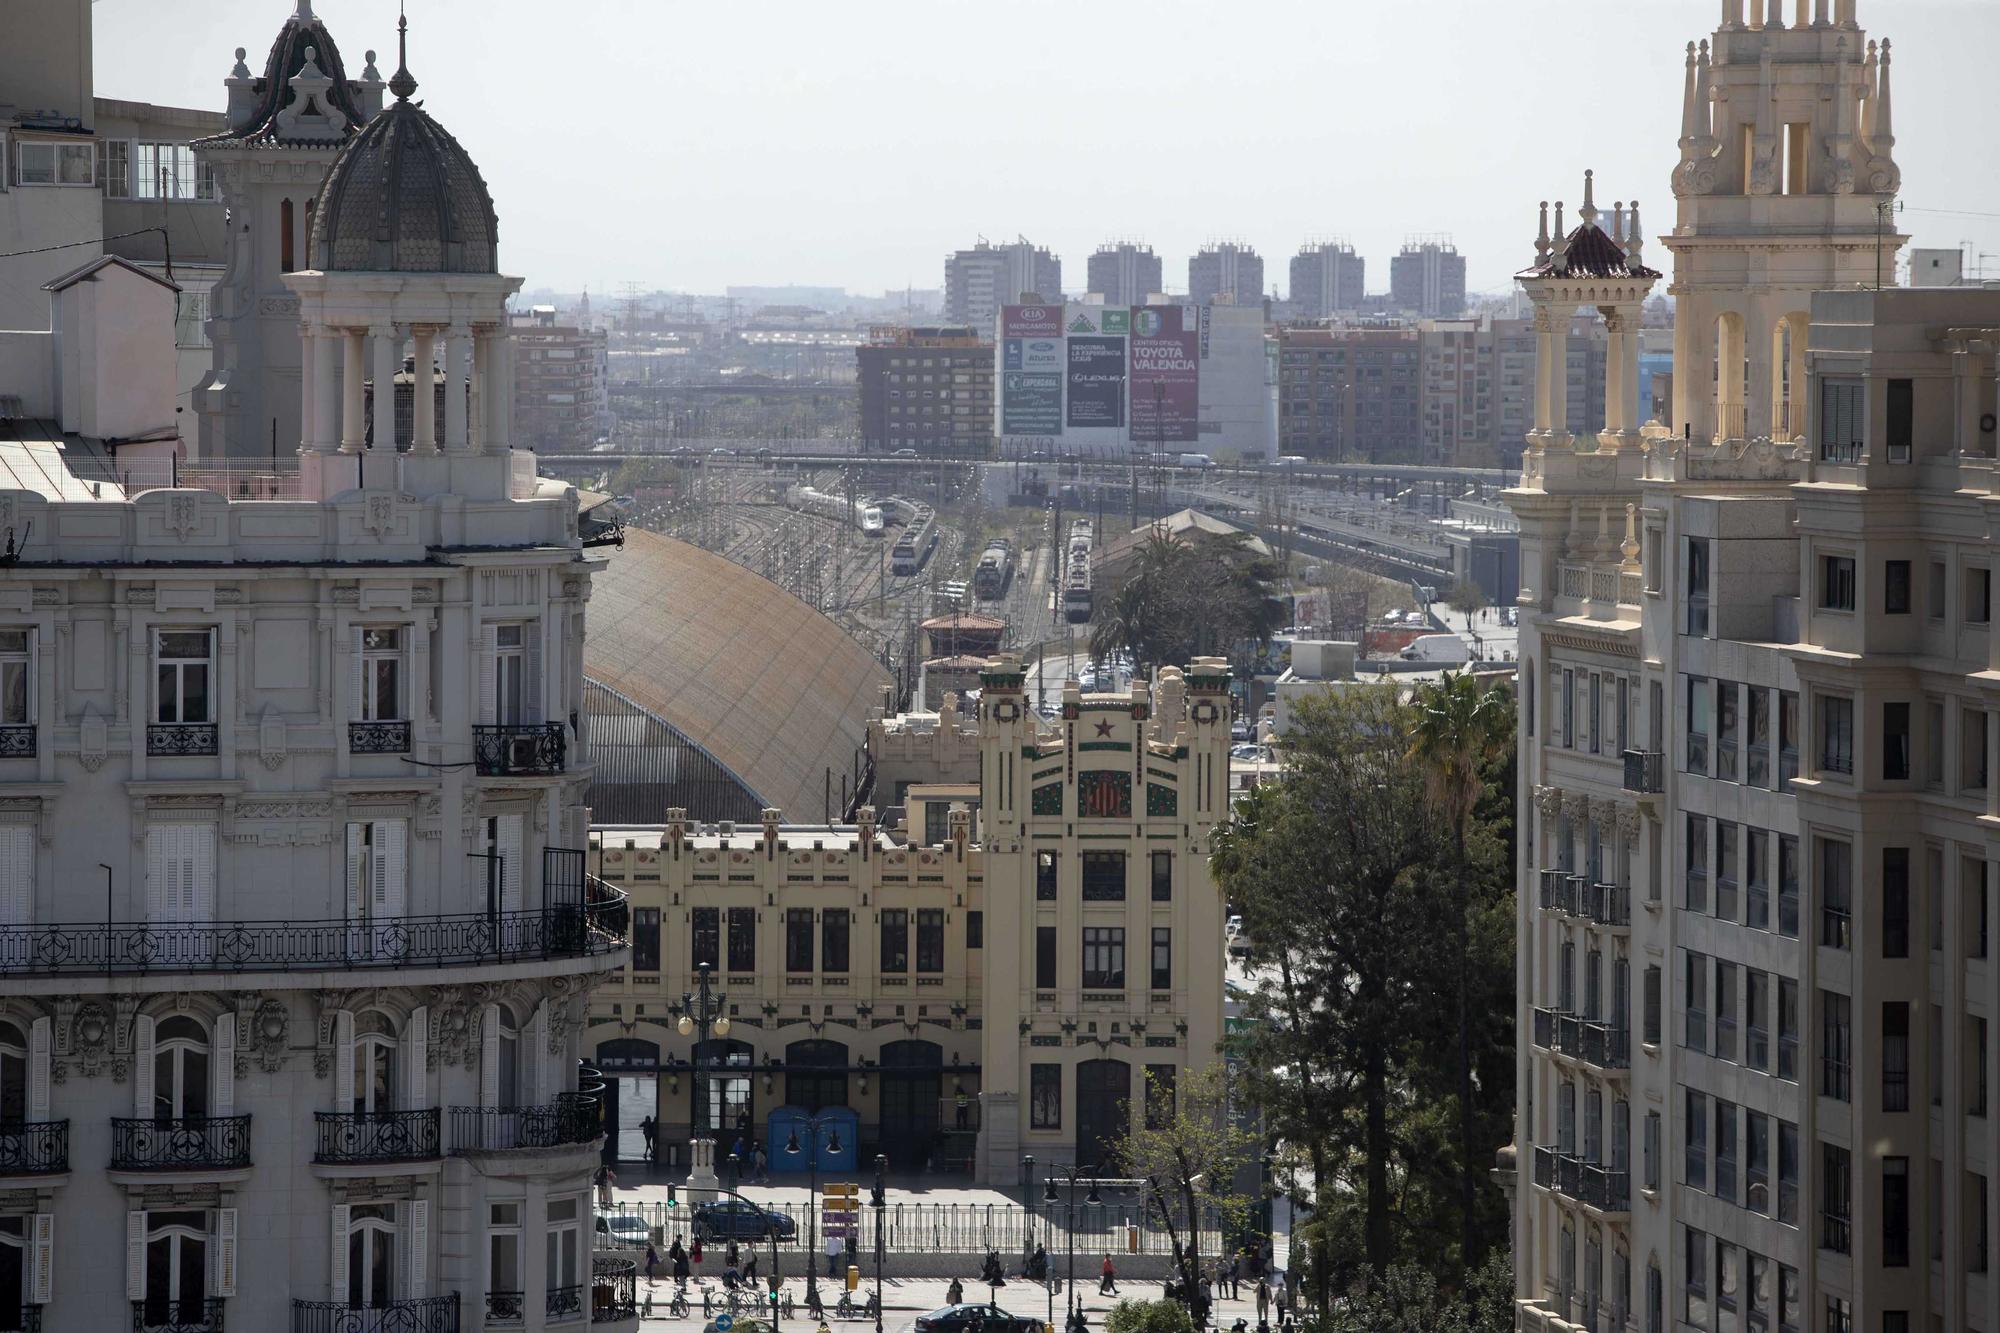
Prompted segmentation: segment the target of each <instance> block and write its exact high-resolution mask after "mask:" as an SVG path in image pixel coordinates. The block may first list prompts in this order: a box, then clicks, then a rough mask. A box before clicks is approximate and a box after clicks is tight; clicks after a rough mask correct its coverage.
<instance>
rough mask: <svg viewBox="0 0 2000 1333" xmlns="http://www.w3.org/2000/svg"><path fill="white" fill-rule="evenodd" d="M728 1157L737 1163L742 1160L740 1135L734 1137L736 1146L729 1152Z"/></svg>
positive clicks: (741, 1139)
mask: <svg viewBox="0 0 2000 1333" xmlns="http://www.w3.org/2000/svg"><path fill="white" fill-rule="evenodd" d="M729 1155H730V1156H731V1157H734V1158H735V1159H736V1160H737V1161H739V1162H740V1161H742V1160H743V1136H742V1135H741V1134H738V1135H737V1136H736V1145H735V1146H734V1147H732V1148H731V1149H730V1150H729Z"/></svg>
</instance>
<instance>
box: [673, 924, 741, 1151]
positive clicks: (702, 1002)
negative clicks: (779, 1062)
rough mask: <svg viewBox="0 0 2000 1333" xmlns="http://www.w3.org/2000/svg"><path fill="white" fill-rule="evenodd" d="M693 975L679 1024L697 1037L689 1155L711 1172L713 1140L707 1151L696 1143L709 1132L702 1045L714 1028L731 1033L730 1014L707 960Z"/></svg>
mask: <svg viewBox="0 0 2000 1333" xmlns="http://www.w3.org/2000/svg"><path fill="white" fill-rule="evenodd" d="M694 978H695V989H694V991H693V992H692V993H691V992H688V991H682V992H681V1021H680V1022H679V1024H677V1026H678V1027H679V1029H680V1034H681V1035H682V1036H683V1037H687V1036H692V1037H694V1038H695V1043H694V1061H693V1064H694V1071H693V1077H692V1078H691V1079H690V1080H689V1087H688V1108H689V1109H688V1121H689V1133H688V1138H689V1140H690V1141H689V1144H688V1155H689V1158H690V1165H691V1168H692V1167H693V1166H694V1164H695V1163H701V1162H706V1163H707V1164H708V1170H709V1172H710V1174H711V1175H712V1174H713V1173H714V1169H715V1168H714V1162H715V1156H714V1147H713V1145H712V1144H711V1146H710V1148H709V1151H708V1153H706V1154H702V1153H698V1152H696V1150H695V1144H696V1143H698V1142H705V1141H707V1140H706V1136H705V1135H704V1134H703V1133H702V1129H703V1126H702V1124H701V1113H702V1111H703V1109H704V1108H705V1106H706V1104H707V1100H708V1099H707V1097H706V1096H705V1095H704V1094H705V1093H706V1092H707V1091H708V1089H707V1088H705V1087H704V1086H703V1085H702V1081H701V1061H702V1054H703V1048H704V1047H706V1046H707V1045H708V1034H709V1032H710V1030H711V1029H713V1030H714V1032H715V1035H716V1036H718V1037H726V1036H728V1035H729V1015H728V1014H726V1013H724V1012H723V1006H724V1005H725V1004H726V1003H727V1000H728V997H727V996H724V995H719V994H716V993H714V992H713V990H712V989H711V983H710V978H709V975H708V964H707V963H699V964H697V965H696V966H695V969H694ZM702 1183H706V1182H702ZM688 1184H689V1185H695V1184H697V1182H696V1181H695V1180H694V1179H693V1176H692V1174H690V1177H689V1180H688Z"/></svg>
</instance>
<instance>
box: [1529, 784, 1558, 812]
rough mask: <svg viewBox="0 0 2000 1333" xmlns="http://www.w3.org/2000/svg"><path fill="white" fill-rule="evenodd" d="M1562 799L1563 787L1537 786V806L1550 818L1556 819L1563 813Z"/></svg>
mask: <svg viewBox="0 0 2000 1333" xmlns="http://www.w3.org/2000/svg"><path fill="white" fill-rule="evenodd" d="M1562 799H1563V794H1562V788H1561V787H1536V788H1535V808H1536V809H1538V810H1540V811H1541V812H1542V813H1543V814H1544V815H1546V816H1548V817H1549V818H1550V819H1554V818H1555V817H1556V816H1557V815H1559V814H1561V813H1562Z"/></svg>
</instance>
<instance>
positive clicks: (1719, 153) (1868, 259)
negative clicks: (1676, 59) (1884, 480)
mask: <svg viewBox="0 0 2000 1333" xmlns="http://www.w3.org/2000/svg"><path fill="white" fill-rule="evenodd" d="M1787 11H1790V16H1791V21H1790V22H1789V23H1788V22H1787V21H1786V13H1787ZM1895 145H1896V137H1895V132H1894V128H1893V121H1892V117H1891V111H1890V95H1889V43H1888V42H1887V41H1886V40H1885V41H1883V42H1882V43H1881V45H1880V47H1879V48H1878V47H1877V45H1876V43H1874V42H1873V41H1871V40H1869V39H1868V35H1867V34H1866V33H1865V32H1863V31H1862V29H1861V27H1860V25H1859V24H1858V23H1857V22H1856V20H1855V0H1749V9H1748V13H1747V15H1746V13H1745V0H1722V24H1721V26H1720V27H1719V28H1717V29H1716V31H1715V33H1714V34H1713V35H1712V37H1711V38H1710V39H1709V40H1707V41H1704V42H1701V43H1699V44H1698V45H1697V44H1696V43H1694V42H1690V43H1688V48H1687V73H1686V85H1685V91H1684V93H1683V100H1682V109H1681V141H1680V157H1681V160H1680V165H1679V166H1678V167H1677V168H1675V170H1674V177H1673V184H1674V198H1675V202H1676V214H1675V219H1674V229H1673V231H1672V232H1671V233H1670V234H1669V235H1667V236H1666V237H1664V238H1663V240H1664V241H1665V244H1666V246H1667V248H1668V249H1669V250H1671V251H1673V254H1674V277H1673V283H1672V285H1671V286H1670V287H1669V288H1668V290H1669V291H1670V292H1671V293H1672V294H1673V296H1674V297H1675V298H1676V304H1675V311H1674V369H1675V374H1674V420H1673V422H1672V423H1671V424H1672V425H1673V427H1674V429H1675V432H1676V433H1677V434H1678V433H1685V434H1687V435H1688V436H1689V437H1691V438H1694V439H1698V440H1722V439H1755V438H1772V439H1787V440H1789V439H1792V438H1795V437H1797V436H1798V435H1800V434H1802V433H1803V432H1804V429H1805V421H1806V413H1805V411H1804V407H1803V403H1802V401H1801V397H1800V396H1801V395H1802V394H1803V391H1804V385H1805V382H1806V374H1805V363H1806V338H1805V328H1806V311H1807V309H1808V307H1809V305H1810V303H1811V296H1812V293H1813V292H1816V291H1824V290H1827V289H1829V288H1840V287H1856V286H1866V285H1869V284H1873V283H1877V282H1883V283H1886V282H1887V281H1888V280H1889V279H1890V277H1891V276H1892V275H1893V274H1894V271H1895V260H1896V252H1897V250H1898V249H1899V248H1901V246H1902V245H1903V243H1904V241H1906V240H1907V239H1908V238H1907V237H1905V236H1902V235H1899V234H1897V233H1896V232H1894V231H1893V230H1891V229H1890V228H1889V227H1887V226H1886V225H1885V222H1886V218H1887V212H1886V209H1887V206H1888V204H1889V202H1890V201H1891V200H1892V199H1893V197H1894V195H1895V194H1896V191H1897V190H1898V189H1899V188H1900V187H1901V183H1902V177H1901V173H1900V172H1899V171H1898V170H1897V167H1896V163H1895V158H1894V150H1895ZM1710 367H1714V369H1715V374H1714V376H1713V383H1714V385H1715V388H1714V390H1713V392H1711V391H1710V389H1709V385H1710V383H1711V374H1710Z"/></svg>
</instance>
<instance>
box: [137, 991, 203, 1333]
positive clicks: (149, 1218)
mask: <svg viewBox="0 0 2000 1333" xmlns="http://www.w3.org/2000/svg"><path fill="white" fill-rule="evenodd" d="M170 1021H171V1020H170ZM160 1026H161V1030H162V1031H164V1030H165V1028H166V1024H164V1023H162V1024H161V1025H160ZM144 1216H145V1219H146V1295H145V1303H146V1321H145V1322H146V1327H148V1328H151V1327H153V1326H154V1325H156V1324H163V1325H174V1324H192V1325H199V1324H200V1323H201V1322H202V1320H203V1318H204V1315H203V1307H202V1299H203V1298H204V1297H205V1296H206V1295H207V1294H208V1214H207V1213H206V1212H203V1211H200V1210H198V1209H185V1210H174V1211H159V1212H147V1213H146V1214H145V1215H144Z"/></svg>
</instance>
